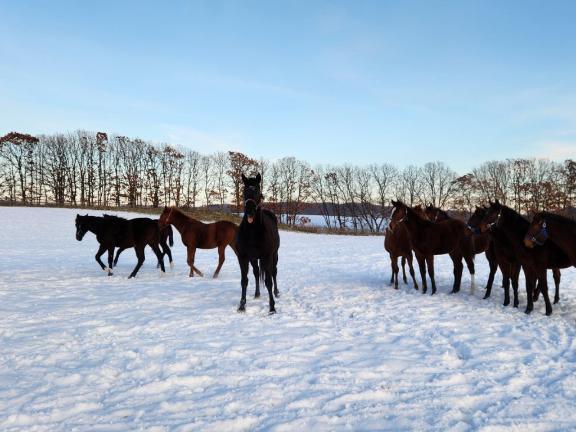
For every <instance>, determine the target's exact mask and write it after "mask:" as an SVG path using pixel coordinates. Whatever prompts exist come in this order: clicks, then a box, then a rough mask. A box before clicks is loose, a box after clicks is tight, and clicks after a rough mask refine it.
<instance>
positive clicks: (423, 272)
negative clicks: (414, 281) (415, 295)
mask: <svg viewBox="0 0 576 432" xmlns="http://www.w3.org/2000/svg"><path fill="white" fill-rule="evenodd" d="M416 261H418V269H419V270H420V279H421V280H422V294H426V291H428V284H427V282H426V260H425V258H424V257H423V256H422V255H418V254H416Z"/></svg>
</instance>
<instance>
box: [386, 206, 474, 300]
mask: <svg viewBox="0 0 576 432" xmlns="http://www.w3.org/2000/svg"><path fill="white" fill-rule="evenodd" d="M392 205H393V206H394V210H393V211H392V215H391V220H390V226H391V228H392V229H393V230H395V229H396V227H397V226H398V225H400V224H404V225H405V226H406V228H407V230H408V233H409V235H410V242H411V244H412V248H413V249H414V252H415V253H416V259H417V261H418V267H419V268H420V276H421V278H422V289H423V292H424V293H425V292H426V291H427V283H426V265H427V267H428V275H429V276H430V280H431V282H432V294H435V293H436V281H435V279H434V255H443V254H449V255H450V258H451V259H452V262H453V263H454V285H453V288H452V292H453V293H456V292H458V291H460V283H461V280H462V269H463V268H464V266H463V265H462V257H463V256H464V255H466V256H468V257H469V258H471V257H472V256H473V252H472V250H471V247H470V241H469V239H468V238H467V236H466V225H465V224H464V222H462V221H459V220H456V219H449V220H446V221H443V222H431V221H429V220H428V219H426V218H424V217H422V216H421V215H420V214H418V213H417V212H416V211H414V210H413V209H412V208H410V207H408V206H407V205H406V204H404V203H402V202H400V201H392Z"/></svg>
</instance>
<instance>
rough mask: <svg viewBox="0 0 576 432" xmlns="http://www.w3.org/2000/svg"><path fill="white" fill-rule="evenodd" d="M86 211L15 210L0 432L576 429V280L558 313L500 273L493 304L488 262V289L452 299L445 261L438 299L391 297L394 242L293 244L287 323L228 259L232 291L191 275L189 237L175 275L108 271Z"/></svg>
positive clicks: (304, 239)
mask: <svg viewBox="0 0 576 432" xmlns="http://www.w3.org/2000/svg"><path fill="white" fill-rule="evenodd" d="M90 214H99V213H98V212H90ZM75 215H76V211H72V210H64V209H26V208H0V226H1V227H2V229H1V230H0V264H1V265H0V430H2V431H22V430H39V431H42V430H57V431H73V430H89V431H126V430H157V431H163V430H176V431H185V430H215V431H233V430H278V431H294V430H300V431H304V430H400V429H402V430H406V429H411V430H436V431H448V430H453V431H468V430H485V431H499V430H518V431H520V430H521V431H524V430H538V431H546V430H569V429H572V430H573V429H575V428H576V341H575V336H576V271H575V269H570V270H566V271H563V275H562V286H561V293H560V295H561V303H560V304H559V305H555V307H554V314H553V316H552V317H550V318H547V317H546V316H544V305H543V301H542V300H540V301H539V302H538V303H537V304H536V307H535V311H534V313H533V314H532V315H531V316H526V315H525V314H524V313H523V309H524V306H525V294H524V290H523V289H522V290H521V304H520V310H516V309H513V308H511V307H510V308H504V307H503V306H501V303H502V298H503V292H502V289H500V276H499V275H498V276H497V278H496V285H495V288H494V290H493V295H492V298H490V299H489V300H482V299H481V297H482V295H483V287H484V284H485V281H486V277H487V265H486V261H485V259H484V258H483V257H478V258H477V261H476V262H477V269H478V271H477V274H478V276H477V278H476V279H477V284H478V287H477V290H476V292H475V294H474V295H471V294H470V290H469V287H470V278H469V276H468V274H467V273H466V270H465V275H464V277H463V289H462V292H461V293H460V294H458V295H448V294H447V292H448V291H449V290H450V288H451V285H452V268H451V265H450V264H449V263H448V260H447V259H446V258H444V257H441V258H438V259H437V265H436V272H437V282H438V288H439V294H438V295H436V296H434V297H431V296H429V295H422V294H420V293H418V292H416V291H415V290H413V288H412V285H411V284H410V285H408V286H406V285H401V289H400V290H398V291H395V290H394V289H392V288H391V287H390V286H389V285H388V281H389V279H390V269H389V262H388V256H387V254H385V253H384V249H383V238H382V237H344V236H320V235H313V234H299V233H288V232H282V233H281V242H282V244H281V247H280V263H279V288H280V291H281V293H282V297H281V298H280V299H279V301H278V302H277V304H276V307H277V310H278V314H276V315H275V316H268V315H267V304H268V302H267V294H265V295H263V297H262V298H261V299H259V300H254V299H253V298H251V297H249V298H248V304H247V313H246V314H238V313H237V312H236V307H237V304H238V301H239V298H240V283H239V270H238V266H237V262H236V259H235V256H234V255H233V253H232V252H231V251H230V250H228V251H227V261H226V263H225V264H224V267H223V269H222V273H221V277H220V279H218V280H212V279H209V278H194V279H189V278H188V277H187V273H188V268H187V266H186V265H185V250H184V248H183V246H182V244H181V241H180V238H179V236H178V235H176V236H175V243H176V245H175V247H174V248H173V250H174V255H175V264H176V266H175V268H174V269H173V270H172V271H169V272H168V274H167V275H165V276H164V277H161V276H160V274H159V272H158V271H157V270H156V268H155V267H156V266H155V260H154V259H153V258H152V257H153V255H152V253H151V251H149V249H147V261H146V262H145V263H144V265H143V267H142V269H141V270H140V273H139V274H138V276H137V278H135V279H132V280H128V279H127V276H128V274H129V273H130V271H131V270H132V268H133V266H134V264H135V257H134V252H133V251H132V250H127V251H126V252H124V254H123V256H122V257H121V258H120V263H119V267H118V268H117V269H116V270H115V275H114V276H113V277H107V276H106V275H105V274H104V273H103V272H102V271H101V270H100V268H99V266H98V265H97V264H96V262H95V261H94V258H93V256H94V253H95V251H96V249H97V244H96V240H95V238H94V236H93V235H92V234H90V233H88V234H87V235H86V237H85V238H84V240H83V241H82V242H77V241H76V240H75V238H74V235H75V229H74V217H75ZM216 261H217V254H216V251H215V250H211V251H200V252H198V253H197V266H198V267H199V268H200V269H201V270H203V271H205V272H206V273H208V274H209V273H211V272H212V271H213V270H214V268H215V266H216ZM250 276H251V275H250ZM550 279H551V278H550ZM522 283H523V281H522ZM253 288H254V285H253V280H252V279H251V281H250V285H249V291H250V293H253ZM264 292H265V290H264Z"/></svg>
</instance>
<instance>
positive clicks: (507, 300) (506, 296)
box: [502, 273, 510, 306]
mask: <svg viewBox="0 0 576 432" xmlns="http://www.w3.org/2000/svg"><path fill="white" fill-rule="evenodd" d="M502 283H503V284H504V303H503V305H504V306H508V305H509V304H510V276H509V275H508V273H506V274H505V275H504V277H503V278H502Z"/></svg>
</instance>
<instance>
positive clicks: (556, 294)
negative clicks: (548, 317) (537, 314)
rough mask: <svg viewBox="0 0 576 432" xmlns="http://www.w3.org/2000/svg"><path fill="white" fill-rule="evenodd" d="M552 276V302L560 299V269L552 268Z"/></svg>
mask: <svg viewBox="0 0 576 432" xmlns="http://www.w3.org/2000/svg"><path fill="white" fill-rule="evenodd" d="M552 276H553V277H554V285H555V287H556V291H555V292H554V304H556V303H558V302H559V301H560V269H557V268H555V269H552Z"/></svg>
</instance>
